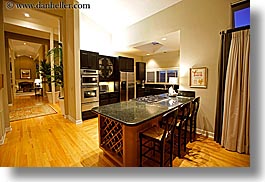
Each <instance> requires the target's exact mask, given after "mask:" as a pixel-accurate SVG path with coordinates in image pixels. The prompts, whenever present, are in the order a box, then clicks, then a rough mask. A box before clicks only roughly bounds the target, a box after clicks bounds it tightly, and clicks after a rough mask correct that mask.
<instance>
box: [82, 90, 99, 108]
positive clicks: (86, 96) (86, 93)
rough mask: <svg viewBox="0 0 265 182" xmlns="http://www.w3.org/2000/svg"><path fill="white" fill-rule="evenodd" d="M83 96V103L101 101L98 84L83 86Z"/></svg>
mask: <svg viewBox="0 0 265 182" xmlns="http://www.w3.org/2000/svg"><path fill="white" fill-rule="evenodd" d="M81 92H82V98H81V103H82V104H83V103H87V102H98V101H99V88H98V86H94V87H82V88H81Z"/></svg>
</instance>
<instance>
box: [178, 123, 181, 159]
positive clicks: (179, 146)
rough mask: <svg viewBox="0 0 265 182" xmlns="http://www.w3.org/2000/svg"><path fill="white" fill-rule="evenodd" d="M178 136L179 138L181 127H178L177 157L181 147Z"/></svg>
mask: <svg viewBox="0 0 265 182" xmlns="http://www.w3.org/2000/svg"><path fill="white" fill-rule="evenodd" d="M180 138H181V128H180V127H179V128H178V157H179V158H180V148H181V144H180Z"/></svg>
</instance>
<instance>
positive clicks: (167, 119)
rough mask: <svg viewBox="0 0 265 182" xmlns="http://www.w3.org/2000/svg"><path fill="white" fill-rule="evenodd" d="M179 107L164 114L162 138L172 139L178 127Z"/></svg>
mask: <svg viewBox="0 0 265 182" xmlns="http://www.w3.org/2000/svg"><path fill="white" fill-rule="evenodd" d="M177 116H178V108H175V109H173V110H171V111H169V112H167V113H165V114H164V115H163V116H162V123H163V128H164V133H163V136H162V140H167V139H172V138H173V135H174V131H175V128H176V123H177Z"/></svg>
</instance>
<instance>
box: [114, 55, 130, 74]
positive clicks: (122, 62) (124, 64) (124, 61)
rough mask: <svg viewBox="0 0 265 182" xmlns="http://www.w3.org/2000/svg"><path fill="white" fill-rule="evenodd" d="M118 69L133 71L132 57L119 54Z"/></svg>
mask: <svg viewBox="0 0 265 182" xmlns="http://www.w3.org/2000/svg"><path fill="white" fill-rule="evenodd" d="M117 61H118V65H119V71H124V72H134V59H133V58H129V57H123V56H119V57H118V58H117Z"/></svg>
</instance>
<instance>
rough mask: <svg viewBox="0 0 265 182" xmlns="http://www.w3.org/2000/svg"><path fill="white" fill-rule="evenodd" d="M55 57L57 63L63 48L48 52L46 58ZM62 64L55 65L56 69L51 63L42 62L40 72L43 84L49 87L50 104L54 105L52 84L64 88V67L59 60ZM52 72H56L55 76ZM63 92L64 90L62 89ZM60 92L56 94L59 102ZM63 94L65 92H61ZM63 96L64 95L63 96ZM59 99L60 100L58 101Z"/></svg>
mask: <svg viewBox="0 0 265 182" xmlns="http://www.w3.org/2000/svg"><path fill="white" fill-rule="evenodd" d="M50 55H53V56H54V57H53V58H54V61H55V62H56V59H58V58H59V57H58V56H61V47H59V46H58V47H55V48H53V49H51V50H49V51H48V53H47V55H46V57H48V56H50ZM59 61H60V64H54V68H51V63H50V62H48V61H47V60H43V61H41V65H40V70H39V73H40V75H42V77H43V83H46V84H47V85H48V86H47V92H46V94H47V97H48V101H49V103H52V92H51V90H52V89H51V83H55V85H56V86H60V88H63V85H64V84H63V65H62V59H60V60H59ZM57 62H58V61H57ZM52 70H53V71H54V75H53V76H52V75H51V72H52ZM61 90H62V89H61ZM59 93H60V91H56V92H55V98H56V101H55V102H58V100H59V99H58V98H59ZM61 93H63V91H61ZM61 96H62V95H61ZM57 99H58V100H57Z"/></svg>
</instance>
